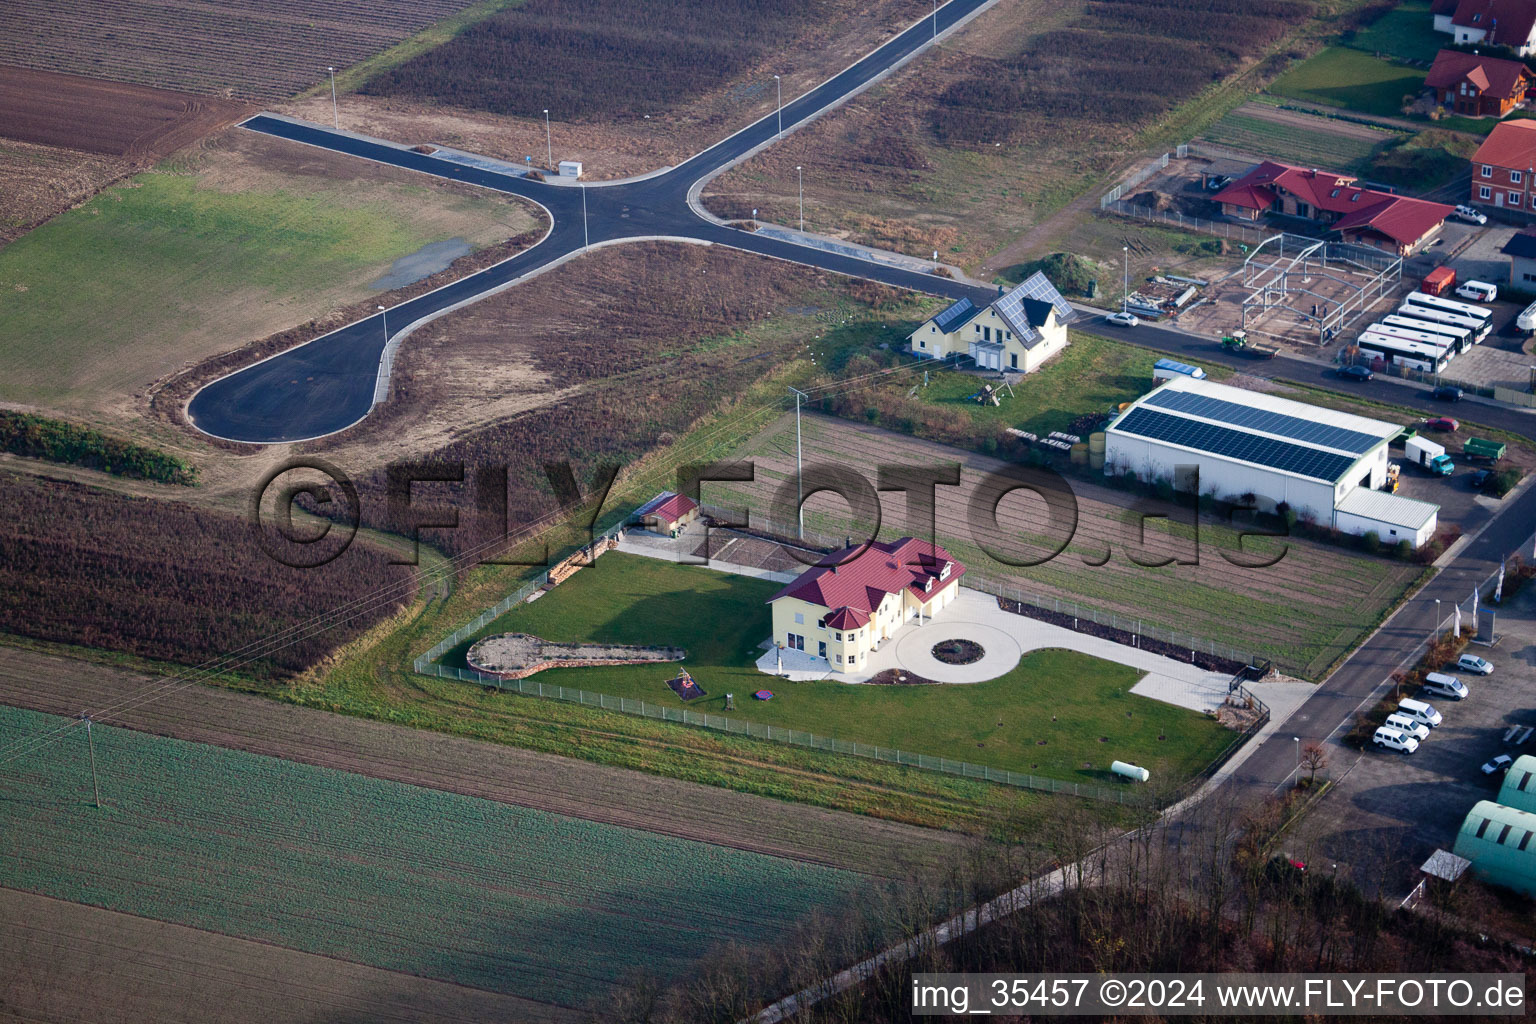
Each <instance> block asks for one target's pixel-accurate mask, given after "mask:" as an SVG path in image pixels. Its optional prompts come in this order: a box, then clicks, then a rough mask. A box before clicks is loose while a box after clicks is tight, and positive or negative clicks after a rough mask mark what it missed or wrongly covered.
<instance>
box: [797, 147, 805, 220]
mask: <svg viewBox="0 0 1536 1024" xmlns="http://www.w3.org/2000/svg"><path fill="white" fill-rule="evenodd" d="M795 175H796V176H797V177H798V178H799V180H800V232H801V233H802V234H804V233H805V168H804V167H801V166H800V165H799V164H796V165H795Z"/></svg>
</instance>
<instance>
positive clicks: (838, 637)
mask: <svg viewBox="0 0 1536 1024" xmlns="http://www.w3.org/2000/svg"><path fill="white" fill-rule="evenodd" d="M837 642H838V643H842V642H843V634H841V633H838V634H837Z"/></svg>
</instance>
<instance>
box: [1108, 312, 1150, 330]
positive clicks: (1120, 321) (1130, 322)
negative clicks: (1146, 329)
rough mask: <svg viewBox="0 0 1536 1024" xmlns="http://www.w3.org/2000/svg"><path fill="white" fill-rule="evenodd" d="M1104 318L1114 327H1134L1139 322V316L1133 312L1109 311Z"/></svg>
mask: <svg viewBox="0 0 1536 1024" xmlns="http://www.w3.org/2000/svg"><path fill="white" fill-rule="evenodd" d="M1104 319H1105V320H1106V321H1107V322H1109V323H1112V324H1114V325H1115V326H1116V327H1135V326H1136V325H1137V324H1139V323H1141V318H1140V317H1138V316H1137V315H1136V314H1135V313H1111V314H1109V316H1107V317H1105V318H1104Z"/></svg>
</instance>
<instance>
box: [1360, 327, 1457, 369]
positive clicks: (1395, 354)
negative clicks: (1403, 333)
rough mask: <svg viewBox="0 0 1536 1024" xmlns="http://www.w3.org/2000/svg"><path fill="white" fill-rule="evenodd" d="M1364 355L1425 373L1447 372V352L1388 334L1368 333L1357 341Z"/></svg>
mask: <svg viewBox="0 0 1536 1024" xmlns="http://www.w3.org/2000/svg"><path fill="white" fill-rule="evenodd" d="M1355 345H1356V347H1358V348H1359V349H1360V351H1361V353H1362V354H1364V355H1368V356H1374V357H1376V358H1378V359H1381V360H1382V361H1384V362H1387V363H1391V364H1393V365H1394V366H1407V367H1410V368H1412V369H1415V370H1422V371H1423V372H1425V373H1443V372H1444V371H1445V363H1446V360H1445V350H1444V349H1440V348H1437V347H1436V346H1434V345H1426V344H1424V343H1423V342H1419V341H1408V340H1406V339H1404V338H1394V337H1391V336H1390V335H1386V334H1375V333H1373V332H1371V331H1366V332H1365V333H1363V334H1361V335H1360V337H1358V338H1356V339H1355Z"/></svg>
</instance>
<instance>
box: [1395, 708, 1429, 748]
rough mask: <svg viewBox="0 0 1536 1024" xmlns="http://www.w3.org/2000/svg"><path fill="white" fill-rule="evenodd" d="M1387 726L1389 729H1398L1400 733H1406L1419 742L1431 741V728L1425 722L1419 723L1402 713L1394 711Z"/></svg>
mask: <svg viewBox="0 0 1536 1024" xmlns="http://www.w3.org/2000/svg"><path fill="white" fill-rule="evenodd" d="M1386 726H1387V728H1388V729H1396V730H1397V731H1398V732H1405V733H1407V734H1408V735H1409V736H1412V737H1413V738H1414V739H1416V740H1418V741H1419V742H1420V743H1422V742H1424V741H1425V740H1427V739H1429V726H1427V725H1425V724H1424V723H1423V722H1418V721H1415V720H1413V719H1412V718H1409V717H1408V716H1407V715H1405V714H1403V713H1402V712H1401V711H1394V712H1392V713H1391V714H1390V715H1388V716H1387V721H1386Z"/></svg>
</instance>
